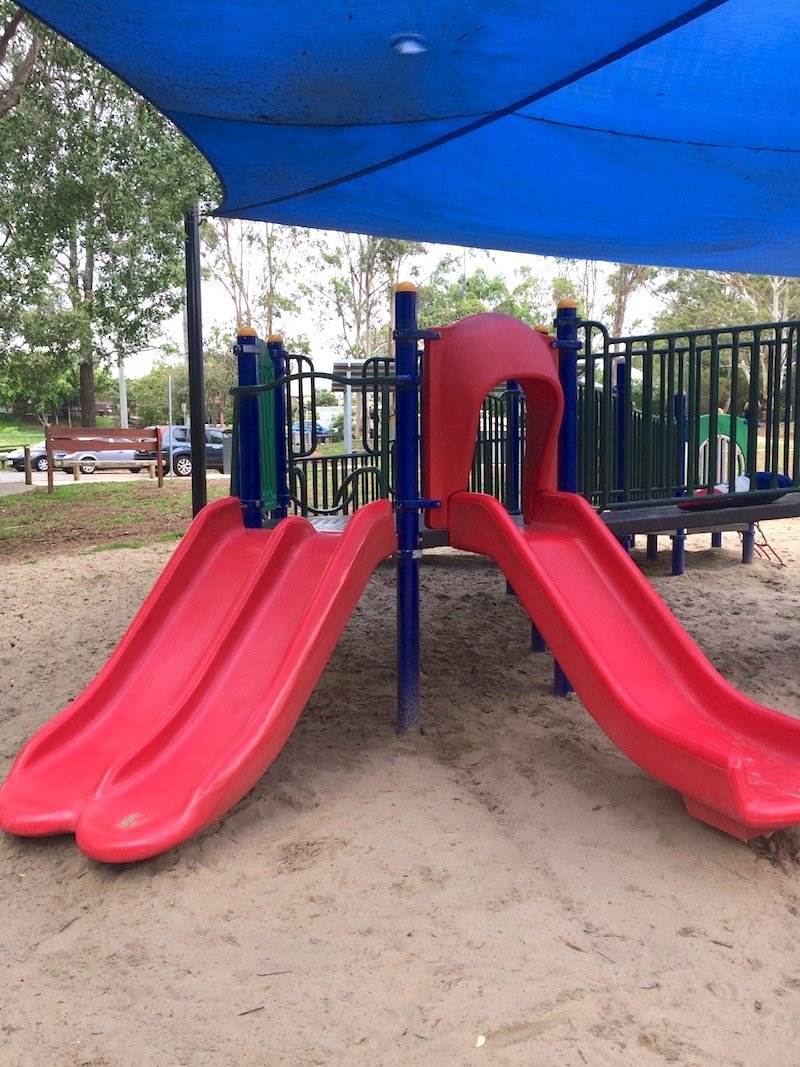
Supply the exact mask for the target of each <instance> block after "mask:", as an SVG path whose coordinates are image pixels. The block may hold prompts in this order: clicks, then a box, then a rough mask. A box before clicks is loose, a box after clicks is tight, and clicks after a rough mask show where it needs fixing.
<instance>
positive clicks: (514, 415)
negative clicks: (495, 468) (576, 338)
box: [505, 381, 522, 515]
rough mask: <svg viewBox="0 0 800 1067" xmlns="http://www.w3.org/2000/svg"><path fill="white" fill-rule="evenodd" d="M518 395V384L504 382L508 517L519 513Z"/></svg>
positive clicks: (519, 420)
mask: <svg viewBox="0 0 800 1067" xmlns="http://www.w3.org/2000/svg"><path fill="white" fill-rule="evenodd" d="M520 395H521V390H520V387H519V382H515V381H508V382H506V485H505V498H506V499H505V505H506V511H507V512H508V513H509V514H510V515H519V513H520V485H521V479H520V458H521V453H522V440H521V437H520V423H521V419H520Z"/></svg>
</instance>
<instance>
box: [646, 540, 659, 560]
mask: <svg viewBox="0 0 800 1067" xmlns="http://www.w3.org/2000/svg"><path fill="white" fill-rule="evenodd" d="M647 558H648V559H657V558H658V534H648V535H647Z"/></svg>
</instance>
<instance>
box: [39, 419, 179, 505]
mask: <svg viewBox="0 0 800 1067" xmlns="http://www.w3.org/2000/svg"><path fill="white" fill-rule="evenodd" d="M45 442H46V446H47V492H48V493H52V492H53V470H54V467H55V453H56V452H66V453H68V454H69V453H71V452H112V451H114V452H116V451H117V450H120V449H133V450H134V451H137V452H155V454H156V456H157V457H158V458H157V459H155V460H136V459H134V460H131V462H130V464H127V463H126V464H125V466H130V467H148V468H149V470H150V477H151V478H153V477H156V476H157V477H158V484H159V487H163V485H164V464H163V463H162V462H161V446H162V441H161V428H160V427H158V426H148V427H145V428H144V429H137V430H122V429H106V428H104V427H103V428H98V427H96V426H70V427H62V426H47V428H46V434H45ZM95 466H96V467H106V468H110V467H112V466H114V467H117V466H119V464H117V463H114V464H112V463H109V462H105V463H104V462H103V460H102V459H98V460H96V462H95ZM73 477H75V479H76V481H77V480H78V479H79V478H80V466H79V464H77V463H76V464H75V465H74V466H73Z"/></svg>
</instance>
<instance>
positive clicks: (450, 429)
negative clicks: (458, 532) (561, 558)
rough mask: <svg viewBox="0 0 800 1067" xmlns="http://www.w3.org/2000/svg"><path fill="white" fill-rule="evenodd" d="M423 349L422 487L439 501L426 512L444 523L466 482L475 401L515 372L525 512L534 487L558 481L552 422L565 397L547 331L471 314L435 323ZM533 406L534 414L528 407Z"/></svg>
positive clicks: (437, 525) (430, 520)
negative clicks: (523, 409) (521, 401)
mask: <svg viewBox="0 0 800 1067" xmlns="http://www.w3.org/2000/svg"><path fill="white" fill-rule="evenodd" d="M439 334H440V339H439V340H436V341H428V342H427V343H426V345H425V355H424V374H423V380H424V393H423V413H424V414H423V418H424V426H425V429H424V432H423V435H422V440H423V470H424V472H425V473H424V483H425V484H424V495H425V497H426V498H427V499H428V500H439V501H441V507H439V508H436V509H435V510H431V511H428V512H426V522H427V524H428V526H429V527H431V529H436V530H446V529H447V528H448V500H449V499H450V497H451V496H452V495H453V493H458V492H461V491H462V490H464V489H466V488H467V484H468V480H469V473H470V468H471V466H472V456H473V453H474V450H475V438H476V435H477V432H478V421H479V418H480V410H481V404H482V403H483V401H484V398H485V397H486V396H487V394H488V393H489V392H490V391H491V390H492V389H493V388H494V387H495V386H496V385H498V384H500V383H501V382H505V381H508V380H509V379H514V380H515V381H517V382H519V384H520V387H521V388H522V390H523V392H524V393H525V398H526V402H527V409H528V413H529V414H528V420H527V436H526V441H525V448H526V471H525V478H524V483H523V488H522V494H523V512H524V513H525V514H526V515H527V514H529V512H530V506H531V500H532V498H533V496H535V494H536V493H539V492H541V491H543V490H545V489H555V488H556V465H557V460H558V428H559V426H560V425H561V413H562V410H563V407H564V400H563V396H562V393H561V385H560V384H559V380H558V354H557V350H556V349H554V348H553V347H552V344H551V343H552V338H550V337H548V336H547V335H546V334H541V333H538V332H537V331H536V330H532V329H531V328H530V327H529V326H526V325H525V323H523V322H519V321H518V320H517V319H512V318H510V317H509V316H508V315H495V314H483V315H471V316H470V317H469V318H466V319H462V320H461V321H460V322H457V323H455V324H454V325H453V326H445V327H443V328H441V329H440V330H439ZM534 413H535V415H534Z"/></svg>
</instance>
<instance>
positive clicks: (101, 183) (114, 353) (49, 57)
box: [0, 35, 213, 425]
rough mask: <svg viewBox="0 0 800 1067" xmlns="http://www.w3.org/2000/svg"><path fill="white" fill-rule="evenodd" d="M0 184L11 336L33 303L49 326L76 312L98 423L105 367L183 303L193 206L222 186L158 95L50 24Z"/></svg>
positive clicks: (86, 403)
mask: <svg viewBox="0 0 800 1067" xmlns="http://www.w3.org/2000/svg"><path fill="white" fill-rule="evenodd" d="M0 188H1V189H2V191H3V193H4V194H7V195H6V197H5V199H4V206H3V209H2V210H3V219H2V223H0V225H2V227H3V231H4V237H5V241H4V246H3V254H2V260H1V261H0V275H2V276H3V277H0V280H4V281H5V282H6V285H5V286H4V287H2V293H3V296H0V303H2V304H3V305H4V306H2V308H0V340H2V339H3V337H4V338H5V340H6V343H8V341H9V338H13V337H14V336H16V335H17V334H18V333H19V329H20V323H21V316H22V315H23V314H27V313H30V312H33V311H36V312H38V313H39V314H40V315H42V316H43V318H44V319H45V326H44V328H45V329H46V321H47V318H48V316H49V315H51V314H58V315H60V314H62V313H63V312H64V311H65V310H67V309H68V310H70V311H71V312H72V321H73V325H74V334H73V337H72V341H71V352H72V355H73V358H74V360H75V364H76V366H77V367H78V372H79V378H80V400H81V419H82V421H83V422H84V423H85V424H86V425H93V424H94V421H95V419H94V392H95V389H94V372H95V367H96V366H97V365H98V364H102V363H109V362H112V361H115V360H119V359H122V358H124V356H125V355H126V354H128V353H130V352H133V351H136V350H138V349H140V348H142V347H144V346H145V345H146V344H147V342H148V341H149V340H150V339H151V338H152V337H153V336H154V334H155V333H156V332H157V330H158V328H159V327H160V325H161V323H163V322H164V321H165V320H166V319H167V318H168V317H170V316H171V315H172V314H173V313H174V312H175V311H176V310H177V309H178V308H179V306H180V303H181V298H182V278H183V235H182V230H181V222H182V217H183V214H184V212H185V211H186V209H187V208H188V207H189V206H190V205H191V203H193V202H194V201H195V200H196V199H198V198H199V197H201V196H202V195H203V194H206V195H208V194H209V193H210V191H211V189H212V188H213V178H212V176H211V172H210V169H209V168H208V167H207V165H206V164H205V162H204V161H203V160H202V159H201V157H200V156H199V155H198V154H197V153H196V152H195V151H194V149H192V148H191V146H189V144H188V142H186V141H185V139H184V138H182V137H181V136H180V135H178V134H177V132H176V131H175V130H174V129H173V128H172V127H171V126H170V125H169V124H168V123H167V122H166V121H165V120H164V119H163V117H162V116H160V115H159V114H158V113H157V112H156V111H155V110H154V109H153V108H152V107H151V106H150V105H149V104H148V103H146V102H145V101H144V100H142V99H141V98H140V97H138V96H136V95H135V94H134V93H133V92H132V91H131V90H129V89H128V88H127V87H126V86H124V85H123V84H122V83H121V82H119V81H118V80H117V79H116V78H114V77H113V76H112V75H110V74H109V73H108V72H107V71H105V70H104V69H103V68H101V67H99V66H98V65H97V64H95V63H93V62H92V61H91V60H89V59H88V58H87V57H86V56H84V55H83V54H82V53H81V52H79V51H78V50H77V49H75V48H72V47H71V46H70V45H68V44H67V43H66V42H64V41H61V40H59V39H57V38H55V37H53V36H52V35H47V36H46V37H45V38H44V44H43V47H42V52H41V62H40V63H37V66H36V68H35V70H34V72H33V75H32V77H31V79H30V81H29V84H28V87H27V90H26V92H25V93H24V94H23V96H22V98H21V100H20V103H19V105H18V106H17V107H16V108H15V109H14V110H13V111H11V112H10V113H8V114H7V115H6V116H5V118H4V119H3V121H2V123H0ZM45 289H46V291H47V294H48V295H47V300H44V299H43V293H44V291H45ZM5 294H14V295H13V296H9V298H8V299H7V300H6V299H4V297H5Z"/></svg>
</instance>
